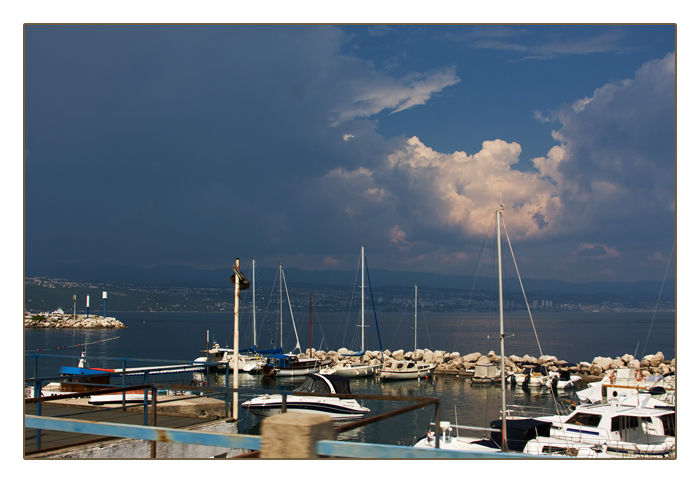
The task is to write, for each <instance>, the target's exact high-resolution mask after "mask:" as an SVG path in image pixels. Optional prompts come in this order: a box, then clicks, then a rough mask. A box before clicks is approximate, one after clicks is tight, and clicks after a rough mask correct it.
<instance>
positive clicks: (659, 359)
mask: <svg viewBox="0 0 700 483" xmlns="http://www.w3.org/2000/svg"><path fill="white" fill-rule="evenodd" d="M349 352H351V351H349V350H348V349H344V348H343V349H339V350H338V351H327V352H325V351H314V356H315V357H320V358H324V357H325V358H330V359H332V360H333V361H334V362H335V361H338V360H339V359H340V356H339V354H342V353H349ZM307 354H308V351H307ZM386 359H394V360H411V361H416V362H418V361H420V362H427V363H429V364H436V365H437V367H436V369H435V372H436V373H438V374H440V373H442V374H464V375H469V374H470V373H471V371H472V370H473V369H474V368H475V367H476V366H477V365H481V364H498V365H500V363H501V357H500V356H499V355H497V354H496V353H495V352H494V351H491V352H489V353H488V354H485V355H484V354H481V353H480V352H472V353H470V354H467V355H464V356H463V355H461V354H460V353H459V352H447V351H440V350H436V351H432V350H430V349H418V350H417V351H415V352H414V351H410V352H404V351H403V350H397V351H393V352H392V351H389V350H385V351H384V352H381V351H367V352H365V354H364V355H363V356H362V357H343V360H352V361H354V362H363V363H365V364H381V363H382V360H386ZM534 364H540V365H543V366H545V367H546V368H547V369H548V370H550V371H552V370H553V371H562V370H568V371H570V372H571V373H572V374H577V375H581V376H583V377H586V376H589V377H591V378H601V377H602V376H603V374H604V373H605V372H606V371H609V370H611V369H623V368H629V369H633V370H634V371H637V370H639V371H641V372H642V374H644V377H648V376H650V375H664V374H668V373H670V372H675V370H676V360H675V359H673V360H666V358H665V357H664V355H663V353H661V352H657V353H656V354H649V355H646V356H644V357H643V358H642V359H641V360H637V359H635V357H634V356H631V355H629V354H625V355H623V356H621V357H615V358H611V357H602V356H599V357H596V358H594V359H593V361H592V362H579V363H577V364H571V363H569V362H567V361H564V360H559V359H557V358H556V357H554V356H549V355H545V356H542V357H534V356H530V355H525V356H522V357H520V356H516V355H511V356H508V357H506V358H505V367H506V372H508V373H514V374H521V373H522V372H523V371H524V368H525V367H527V366H531V365H534Z"/></svg>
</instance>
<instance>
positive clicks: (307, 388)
mask: <svg viewBox="0 0 700 483" xmlns="http://www.w3.org/2000/svg"><path fill="white" fill-rule="evenodd" d="M294 392H317V393H323V394H330V392H331V391H330V389H329V388H328V384H327V383H326V381H324V380H323V379H314V378H311V377H307V378H306V379H305V380H304V383H303V384H302V385H301V386H299V387H298V388H296V389H294Z"/></svg>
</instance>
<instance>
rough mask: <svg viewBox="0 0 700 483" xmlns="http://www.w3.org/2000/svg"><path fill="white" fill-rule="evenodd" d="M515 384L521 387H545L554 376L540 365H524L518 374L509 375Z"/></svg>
mask: <svg viewBox="0 0 700 483" xmlns="http://www.w3.org/2000/svg"><path fill="white" fill-rule="evenodd" d="M511 377H512V378H514V380H515V384H516V385H518V386H522V387H547V386H549V385H550V384H551V381H552V379H554V376H553V375H552V374H550V373H549V371H547V368H546V367H544V366H542V365H534V366H526V367H524V368H523V372H522V373H520V374H513V375H512V376H511Z"/></svg>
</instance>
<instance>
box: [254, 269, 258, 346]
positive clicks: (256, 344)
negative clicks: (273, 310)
mask: <svg viewBox="0 0 700 483" xmlns="http://www.w3.org/2000/svg"><path fill="white" fill-rule="evenodd" d="M257 346H258V341H257V329H256V328H255V258H253V347H256V348H257Z"/></svg>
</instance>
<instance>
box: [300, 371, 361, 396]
mask: <svg viewBox="0 0 700 483" xmlns="http://www.w3.org/2000/svg"><path fill="white" fill-rule="evenodd" d="M294 392H311V393H321V394H350V379H348V378H347V377H344V376H338V375H335V374H324V375H319V374H307V375H306V379H304V382H303V383H302V385H301V386H299V387H298V388H296V389H295V390H294Z"/></svg>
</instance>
